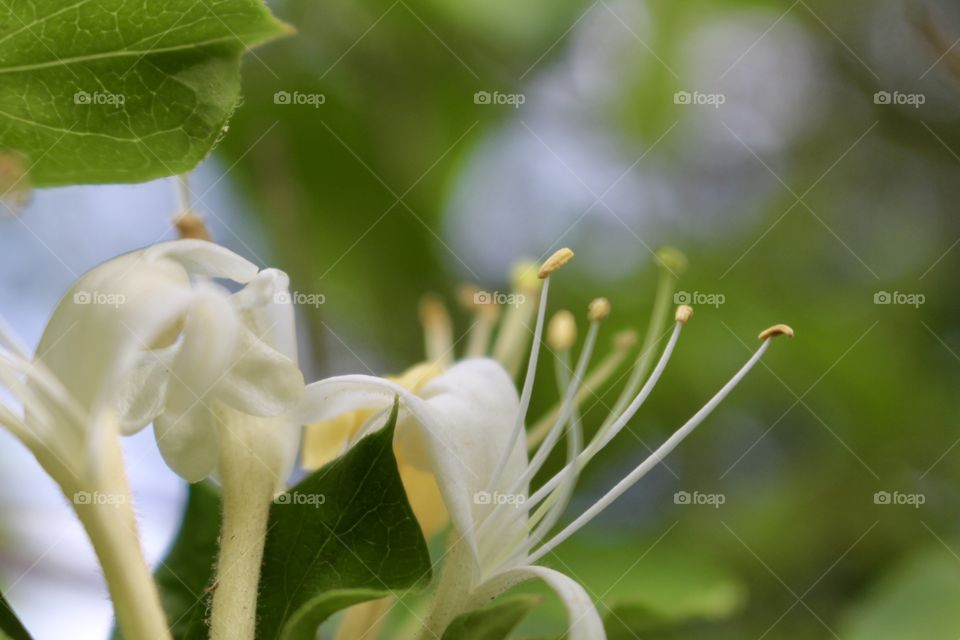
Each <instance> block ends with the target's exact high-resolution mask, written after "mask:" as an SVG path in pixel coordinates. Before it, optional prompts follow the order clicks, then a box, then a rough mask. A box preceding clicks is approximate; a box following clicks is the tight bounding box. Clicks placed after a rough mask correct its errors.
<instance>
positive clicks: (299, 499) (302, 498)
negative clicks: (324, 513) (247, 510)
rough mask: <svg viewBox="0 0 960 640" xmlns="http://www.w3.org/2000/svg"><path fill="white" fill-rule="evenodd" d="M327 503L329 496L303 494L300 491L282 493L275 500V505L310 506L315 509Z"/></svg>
mask: <svg viewBox="0 0 960 640" xmlns="http://www.w3.org/2000/svg"><path fill="white" fill-rule="evenodd" d="M326 502H327V496H326V495H324V494H322V493H301V492H299V491H289V492H287V493H281V494H280V495H278V496H277V497H276V498H274V499H273V504H283V505H298V506H308V507H313V508H314V509H317V508H319V507H320V505H322V504H326Z"/></svg>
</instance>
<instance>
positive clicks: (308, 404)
mask: <svg viewBox="0 0 960 640" xmlns="http://www.w3.org/2000/svg"><path fill="white" fill-rule="evenodd" d="M396 396H399V397H400V400H401V406H402V408H403V409H405V410H406V411H408V412H410V414H412V417H413V420H409V421H408V420H400V421H398V426H397V428H398V430H399V429H400V426H401V424H407V425H410V428H414V429H421V430H423V432H424V433H423V434H422V441H423V442H424V443H425V444H426V447H427V449H428V453H427V456H428V457H429V459H430V460H431V461H432V463H433V466H434V474H435V475H436V476H437V480H438V482H437V484H438V485H439V486H440V493H441V495H442V496H443V500H444V503H445V504H446V505H447V511H449V512H450V519H451V520H452V521H453V523H454V526H455V527H456V528H457V530H458V531H459V532H460V533H461V535H462V536H463V537H464V540H465V542H466V543H467V546H468V547H469V549H470V552H471V554H472V555H473V557H474V559H475V560H476V561H477V562H478V563H479V555H478V551H477V540H476V536H475V535H474V521H473V513H472V509H471V506H470V501H471V499H472V494H471V493H470V491H471V489H470V488H471V486H472V484H473V483H469V482H467V481H466V479H465V478H464V475H465V474H464V469H465V467H464V466H463V464H462V463H461V462H460V456H455V455H453V454H451V453H450V452H451V451H455V450H456V447H454V446H449V447H447V446H444V445H443V444H442V442H443V439H442V433H443V430H444V426H445V425H444V424H443V423H442V422H441V421H440V419H441V416H439V415H435V414H434V412H433V410H432V409H431V408H430V406H429V405H428V404H427V403H426V402H425V401H424V400H422V399H420V398H419V397H417V396H416V395H415V394H414V393H411V392H410V391H407V390H406V389H404V388H403V387H401V386H400V385H398V384H397V383H395V382H390V381H389V380H384V379H383V378H377V377H375V376H364V375H349V376H338V377H335V378H328V379H326V380H321V381H320V382H314V383H313V384H310V385H307V388H306V393H305V394H304V399H303V403H302V405H301V407H300V409H299V411H298V416H299V420H298V422H299V423H301V424H309V423H313V422H318V421H320V420H326V419H328V418H331V417H334V416H338V415H341V414H343V413H345V412H347V411H353V410H355V409H361V408H366V409H377V408H381V407H386V406H388V405H389V404H390V403H392V402H393V399H394V397H396ZM397 437H398V438H399V437H401V436H397Z"/></svg>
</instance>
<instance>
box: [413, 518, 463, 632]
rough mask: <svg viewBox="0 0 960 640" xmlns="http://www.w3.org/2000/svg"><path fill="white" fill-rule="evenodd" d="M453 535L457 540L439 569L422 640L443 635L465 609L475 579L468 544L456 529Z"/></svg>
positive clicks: (451, 534)
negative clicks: (438, 576)
mask: <svg viewBox="0 0 960 640" xmlns="http://www.w3.org/2000/svg"><path fill="white" fill-rule="evenodd" d="M450 536H451V539H453V540H454V541H453V542H452V543H451V545H450V547H449V550H448V551H447V557H446V559H445V560H444V563H443V568H442V569H441V570H440V578H439V580H438V581H437V587H436V589H435V590H434V594H433V602H432V603H431V605H430V612H429V613H428V614H427V617H426V619H425V620H424V622H423V629H422V630H421V631H420V635H419V639H420V640H437V638H442V637H443V632H444V631H446V630H447V627H448V626H450V623H451V622H453V620H454V618H456V617H457V616H458V615H460V614H461V613H462V612H463V611H464V609H465V605H466V602H467V600H468V599H469V596H470V588H471V585H472V584H473V583H474V582H475V581H476V577H477V576H475V575H474V573H475V571H476V563H475V561H474V559H473V557H472V555H471V553H470V549H469V547H468V546H467V544H466V543H465V542H464V541H463V539H462V538H460V537H459V534H458V533H457V532H456V531H451V533H450Z"/></svg>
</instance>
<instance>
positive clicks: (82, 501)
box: [73, 491, 127, 507]
mask: <svg viewBox="0 0 960 640" xmlns="http://www.w3.org/2000/svg"><path fill="white" fill-rule="evenodd" d="M126 503H127V496H125V495H124V494H122V493H103V492H102V491H77V492H76V493H74V494H73V504H76V505H97V506H106V507H119V506H120V505H123V504H126Z"/></svg>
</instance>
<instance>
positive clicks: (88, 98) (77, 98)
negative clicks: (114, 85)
mask: <svg viewBox="0 0 960 640" xmlns="http://www.w3.org/2000/svg"><path fill="white" fill-rule="evenodd" d="M126 101H127V97H126V96H125V95H123V94H122V93H110V92H109V91H93V92H88V91H77V92H76V93H74V94H73V104H82V105H93V106H111V107H122V106H123V105H124V103H126Z"/></svg>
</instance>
